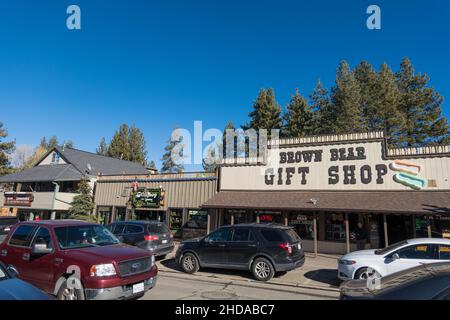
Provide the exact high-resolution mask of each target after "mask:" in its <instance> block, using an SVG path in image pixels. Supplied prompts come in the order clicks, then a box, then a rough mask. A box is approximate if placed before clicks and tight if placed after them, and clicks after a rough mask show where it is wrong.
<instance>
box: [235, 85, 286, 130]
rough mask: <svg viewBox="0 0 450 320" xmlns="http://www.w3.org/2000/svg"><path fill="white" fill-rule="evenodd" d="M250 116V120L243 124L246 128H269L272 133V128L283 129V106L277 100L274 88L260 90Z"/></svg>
mask: <svg viewBox="0 0 450 320" xmlns="http://www.w3.org/2000/svg"><path fill="white" fill-rule="evenodd" d="M249 117H250V122H249V123H248V124H246V125H244V126H243V129H244V130H247V129H255V130H259V129H267V131H268V133H270V130H271V129H282V125H283V119H282V117H281V107H280V105H279V104H278V102H277V101H276V100H275V93H274V91H273V89H272V88H269V89H267V90H266V89H261V90H260V91H259V94H258V97H257V98H256V100H255V101H254V103H253V110H252V111H251V112H250V113H249Z"/></svg>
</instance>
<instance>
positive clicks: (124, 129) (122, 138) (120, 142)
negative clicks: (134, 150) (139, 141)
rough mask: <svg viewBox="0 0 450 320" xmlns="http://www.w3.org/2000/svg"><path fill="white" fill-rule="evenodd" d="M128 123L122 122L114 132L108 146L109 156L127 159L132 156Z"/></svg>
mask: <svg viewBox="0 0 450 320" xmlns="http://www.w3.org/2000/svg"><path fill="white" fill-rule="evenodd" d="M128 131H129V128H128V125H126V124H122V125H121V126H120V127H119V129H118V130H117V131H116V132H115V133H114V136H113V138H112V139H111V142H110V143H109V147H108V156H109V157H113V158H117V159H123V160H127V159H129V158H130V155H129V148H128Z"/></svg>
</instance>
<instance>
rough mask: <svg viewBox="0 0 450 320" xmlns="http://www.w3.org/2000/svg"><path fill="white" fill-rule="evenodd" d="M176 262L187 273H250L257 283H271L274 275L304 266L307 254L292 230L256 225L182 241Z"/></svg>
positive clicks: (225, 229)
mask: <svg viewBox="0 0 450 320" xmlns="http://www.w3.org/2000/svg"><path fill="white" fill-rule="evenodd" d="M176 261H177V263H178V264H179V265H180V266H181V268H182V269H183V271H184V272H187V273H194V272H196V271H198V270H199V268H207V267H208V268H223V269H237V270H250V271H251V272H252V273H253V276H254V277H255V279H256V280H260V281H268V280H270V279H271V278H272V277H273V276H274V274H275V272H280V271H289V270H292V269H295V268H299V267H301V266H302V265H303V264H304V263H305V255H304V253H303V248H302V242H301V239H300V237H299V236H298V235H297V233H296V232H295V231H294V229H293V228H291V227H286V226H282V225H276V224H257V223H254V224H238V225H232V226H223V227H221V228H219V229H217V230H216V231H214V232H212V233H210V234H209V235H207V236H205V237H203V238H198V239H192V240H186V241H183V242H182V243H181V244H180V246H179V247H178V250H177V253H176Z"/></svg>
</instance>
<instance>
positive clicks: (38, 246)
mask: <svg viewBox="0 0 450 320" xmlns="http://www.w3.org/2000/svg"><path fill="white" fill-rule="evenodd" d="M52 251H53V250H52V249H51V248H48V247H47V244H45V243H35V244H34V245H33V248H32V249H31V253H32V254H35V255H43V254H48V253H51V252H52Z"/></svg>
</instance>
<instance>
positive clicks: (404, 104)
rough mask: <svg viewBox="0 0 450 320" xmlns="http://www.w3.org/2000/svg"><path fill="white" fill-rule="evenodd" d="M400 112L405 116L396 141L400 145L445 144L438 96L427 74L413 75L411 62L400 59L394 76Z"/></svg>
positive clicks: (446, 133)
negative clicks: (395, 77) (398, 92)
mask: <svg viewBox="0 0 450 320" xmlns="http://www.w3.org/2000/svg"><path fill="white" fill-rule="evenodd" d="M397 81H398V87H399V90H400V96H401V100H400V106H399V107H400V110H401V112H402V113H403V114H404V116H405V122H404V125H403V128H402V132H401V133H400V135H399V138H398V142H399V143H400V144H401V145H404V146H412V147H414V146H423V145H427V144H434V143H448V142H449V126H448V122H447V119H446V118H444V117H443V116H442V102H443V98H442V96H441V95H440V94H439V93H438V92H436V91H435V90H434V88H432V87H430V86H429V84H428V83H429V78H428V76H427V75H423V74H416V73H415V72H414V68H413V66H412V64H411V61H410V60H409V59H407V58H404V59H403V60H402V63H401V65H400V71H399V72H398V73H397Z"/></svg>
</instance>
